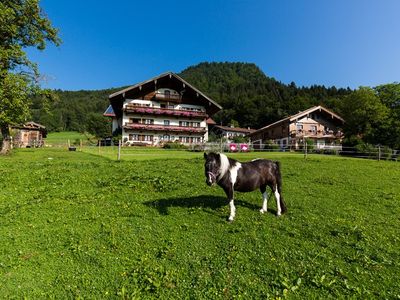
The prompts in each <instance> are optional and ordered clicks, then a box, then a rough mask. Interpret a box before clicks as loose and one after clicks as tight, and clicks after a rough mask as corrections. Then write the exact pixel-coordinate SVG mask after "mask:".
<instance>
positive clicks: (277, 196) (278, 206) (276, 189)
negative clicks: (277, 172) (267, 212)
mask: <svg viewBox="0 0 400 300" xmlns="http://www.w3.org/2000/svg"><path fill="white" fill-rule="evenodd" d="M275 199H276V208H277V212H276V215H277V216H280V215H281V195H280V194H279V192H278V185H277V186H276V188H275Z"/></svg>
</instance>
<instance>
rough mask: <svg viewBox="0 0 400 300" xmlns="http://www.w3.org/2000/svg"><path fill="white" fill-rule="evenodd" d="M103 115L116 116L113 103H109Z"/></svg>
mask: <svg viewBox="0 0 400 300" xmlns="http://www.w3.org/2000/svg"><path fill="white" fill-rule="evenodd" d="M103 116H105V117H115V113H114V110H113V108H112V106H111V105H109V106H108V107H107V109H106V111H105V112H104V113H103Z"/></svg>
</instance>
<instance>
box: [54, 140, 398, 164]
mask: <svg viewBox="0 0 400 300" xmlns="http://www.w3.org/2000/svg"><path fill="white" fill-rule="evenodd" d="M173 144H174V145H173V146H174V147H173V148H169V147H168V148H165V147H164V148H162V147H154V146H126V145H124V144H123V143H122V142H121V141H119V142H118V143H113V141H112V140H111V141H108V142H104V141H99V142H98V143H97V144H96V143H89V144H88V143H82V142H79V143H78V142H75V143H71V142H70V141H65V142H64V143H57V144H56V145H47V146H50V147H53V146H54V147H65V148H66V149H68V150H69V151H83V152H88V153H92V154H96V155H102V156H106V157H109V158H111V159H113V160H114V159H117V160H121V159H123V158H127V157H132V156H135V157H136V158H140V157H146V156H152V155H153V156H159V157H190V155H188V153H195V152H210V151H214V152H222V153H224V152H225V153H246V152H265V153H268V152H270V153H272V152H287V153H297V154H303V155H304V157H305V158H306V157H307V156H308V155H313V154H320V155H336V156H344V157H354V158H364V159H374V160H390V161H398V160H399V156H400V150H397V149H390V148H388V147H385V146H379V145H377V146H372V145H367V144H363V145H359V146H357V147H345V146H341V145H335V146H328V145H324V146H318V147H317V146H316V145H307V144H304V145H301V146H299V147H297V148H295V147H280V146H279V145H277V144H259V143H257V144H252V143H201V144H195V143H193V144H186V145H182V144H179V143H176V144H175V143H173Z"/></svg>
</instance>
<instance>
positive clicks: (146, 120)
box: [143, 119, 154, 125]
mask: <svg viewBox="0 0 400 300" xmlns="http://www.w3.org/2000/svg"><path fill="white" fill-rule="evenodd" d="M143 121H144V122H143V123H144V124H147V125H151V124H154V120H153V119H144V120H143Z"/></svg>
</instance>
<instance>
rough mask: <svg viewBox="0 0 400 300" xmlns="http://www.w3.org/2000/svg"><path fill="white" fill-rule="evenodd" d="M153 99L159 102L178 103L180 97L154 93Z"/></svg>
mask: <svg viewBox="0 0 400 300" xmlns="http://www.w3.org/2000/svg"><path fill="white" fill-rule="evenodd" d="M154 98H155V99H159V100H166V101H172V102H177V101H178V102H179V101H180V100H181V95H174V94H165V93H158V92H156V93H155V94H154Z"/></svg>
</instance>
